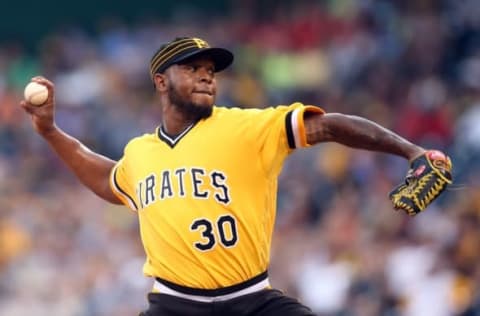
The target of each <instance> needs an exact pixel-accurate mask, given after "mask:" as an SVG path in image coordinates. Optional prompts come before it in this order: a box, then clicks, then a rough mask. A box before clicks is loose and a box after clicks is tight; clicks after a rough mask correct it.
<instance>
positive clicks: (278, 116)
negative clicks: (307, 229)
mask: <svg viewBox="0 0 480 316" xmlns="http://www.w3.org/2000/svg"><path fill="white" fill-rule="evenodd" d="M232 61H233V54H232V53H231V52H230V51H228V50H226V49H224V48H217V47H210V46H209V44H208V43H207V42H205V41H204V40H202V39H199V38H193V37H182V38H176V39H174V40H172V41H171V42H169V43H166V44H164V45H162V46H161V47H160V49H159V50H158V51H157V52H156V53H155V54H154V55H153V57H152V59H151V61H150V77H151V80H152V82H153V85H154V87H155V90H156V93H157V94H158V95H159V100H160V101H159V102H160V105H159V106H161V108H162V117H161V122H159V126H158V127H157V128H156V130H154V131H152V132H151V133H147V134H144V135H142V136H139V137H137V138H134V139H132V140H131V141H130V142H129V143H128V144H127V145H126V147H125V149H124V155H123V157H122V158H121V159H120V160H119V161H112V160H111V159H109V158H106V157H104V156H101V155H99V154H97V153H95V152H92V151H90V150H89V149H88V148H86V147H85V146H84V145H82V144H81V143H80V142H79V141H78V140H76V139H75V138H73V137H72V136H69V135H67V134H66V133H65V132H63V131H62V130H61V129H60V128H59V127H57V125H56V124H55V120H54V107H55V88H54V84H53V83H52V82H50V81H49V80H47V79H45V78H43V77H35V78H33V79H32V81H35V82H38V83H40V84H43V85H45V86H47V88H48V90H49V98H48V100H47V102H46V104H44V105H42V106H39V107H38V106H34V105H32V104H29V103H27V102H26V101H25V100H24V101H22V102H21V105H22V107H23V108H24V109H25V110H26V111H27V112H28V113H30V114H31V117H32V121H33V126H34V128H35V130H36V131H37V132H38V133H39V134H40V135H41V136H43V137H44V138H45V140H46V141H47V142H48V143H49V144H50V146H51V147H52V148H53V150H54V151H55V152H56V153H57V154H58V155H59V157H60V158H61V159H62V160H63V161H64V162H65V163H66V164H67V165H68V166H69V167H70V168H71V170H72V171H73V172H74V173H75V174H76V176H77V177H78V178H79V180H80V181H81V182H82V183H83V184H84V185H86V186H87V187H88V188H89V189H91V190H92V191H93V192H94V193H96V194H97V195H98V196H100V197H102V198H103V199H105V200H106V201H109V202H112V203H116V204H125V205H126V206H127V207H128V208H130V209H131V210H132V211H134V212H135V213H136V214H137V215H138V217H139V223H140V233H141V239H142V242H143V246H144V249H145V254H146V261H145V265H144V268H143V272H144V274H145V275H146V276H148V277H151V278H152V282H153V286H152V291H151V293H149V295H148V301H149V308H148V310H146V311H144V312H143V313H142V314H141V315H148V316H160V315H162V316H163V315H166V316H173V315H184V316H206V315H230V316H237V315H238V316H240V315H242V316H243V315H245V316H246V315H249V316H254V315H264V316H273V315H275V316H277V315H282V316H301V315H313V313H312V311H311V310H310V309H309V308H308V307H306V306H304V305H302V304H301V303H300V302H298V301H297V300H295V299H294V298H291V297H288V296H286V295H284V294H283V293H282V292H280V291H279V290H276V289H273V288H272V287H271V286H270V282H269V278H268V266H269V260H270V246H271V238H272V232H273V229H274V222H275V210H276V194H277V178H278V176H279V173H280V171H281V168H282V165H283V163H284V161H285V159H286V158H287V157H288V156H289V154H291V153H292V152H293V151H294V150H295V149H297V148H301V147H308V146H311V145H314V144H317V143H322V142H330V141H333V142H338V143H340V144H344V145H346V146H350V147H354V148H362V149H367V150H374V151H378V152H384V153H389V154H394V155H398V156H401V157H404V158H405V159H407V160H409V161H411V162H412V161H419V160H418V158H417V157H423V158H422V159H426V158H425V157H427V154H429V153H431V151H426V150H425V149H423V148H421V147H419V146H416V145H414V144H412V143H410V142H408V141H407V140H405V139H403V138H402V137H400V136H398V135H396V134H395V133H393V132H391V131H389V130H387V129H385V128H383V127H381V126H379V125H377V124H376V123H373V122H371V121H369V120H367V119H365V118H361V117H356V116H348V115H343V114H338V113H325V112H324V111H323V110H322V109H321V108H319V107H316V106H306V105H303V104H301V103H294V104H291V105H288V106H277V107H271V108H266V109H240V108H226V107H218V106H216V105H215V96H216V93H217V90H216V89H217V85H216V78H215V73H216V72H219V71H222V70H224V69H225V68H227V67H228V66H229V65H230V64H231V63H232ZM435 153H437V154H438V155H439V156H438V157H437V158H438V159H436V160H442V159H443V160H442V161H444V162H447V158H446V156H442V154H441V153H439V152H435ZM427 158H429V156H428V157H427ZM430 158H431V157H430ZM434 158H435V157H434ZM434 160H435V159H434ZM422 161H423V160H422ZM426 161H427V162H428V161H430V160H428V159H427V160H426ZM424 169H425V168H423V170H422V172H424ZM428 170H430V171H431V170H432V168H429V169H428ZM416 176H417V177H420V176H422V173H418V172H417V174H416ZM437 178H439V177H437ZM409 179H412V174H410V178H409ZM447 180H448V179H447ZM319 181H321V180H319ZM447 182H448V181H447ZM445 185H446V184H445ZM445 185H444V186H445ZM406 187H407V185H405V184H404V185H402V186H401V187H399V188H397V190H396V191H395V192H393V193H392V195H391V198H392V200H394V206H395V207H396V208H402V209H405V210H407V211H409V207H410V208H414V207H416V206H417V204H415V199H414V198H413V197H412V196H408V194H407V193H408V192H407V190H406V189H407V188H406ZM423 187H425V185H424V186H423ZM423 187H422V188H423ZM436 188H437V191H436V192H437V193H436V195H438V194H440V192H441V188H440V187H438V185H437V187H436ZM410 191H412V190H410ZM410 191H409V192H410ZM402 192H403V193H402ZM427 195H428V194H427ZM430 195H432V194H430ZM430 195H428V198H424V199H423V201H424V202H425V203H424V204H422V205H421V206H423V207H422V208H421V209H420V210H422V209H423V208H424V207H426V205H428V203H430V202H431V200H433V198H434V197H430ZM395 201H396V202H395ZM420 210H419V211H420ZM414 213H415V212H414Z"/></svg>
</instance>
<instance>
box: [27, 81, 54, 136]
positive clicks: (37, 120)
mask: <svg viewBox="0 0 480 316" xmlns="http://www.w3.org/2000/svg"><path fill="white" fill-rule="evenodd" d="M31 81H35V82H37V83H39V84H42V85H44V86H46V87H47V89H48V98H47V101H45V103H43V104H42V105H33V104H31V103H29V102H28V101H26V100H22V101H20V106H21V107H22V108H23V109H24V110H25V111H26V112H27V113H29V114H30V115H31V117H32V124H33V127H34V129H35V130H36V131H37V133H39V134H41V135H46V134H48V133H50V132H51V131H53V130H55V128H56V126H55V85H54V84H53V83H52V82H51V81H49V80H48V79H46V78H44V77H41V76H37V77H33V78H32V80H31Z"/></svg>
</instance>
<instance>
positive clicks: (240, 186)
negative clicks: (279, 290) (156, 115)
mask: <svg viewBox="0 0 480 316" xmlns="http://www.w3.org/2000/svg"><path fill="white" fill-rule="evenodd" d="M306 111H309V112H317V113H322V112H323V111H322V110H321V109H320V108H318V107H312V106H304V105H302V104H300V103H295V104H292V105H290V106H278V107H275V108H267V109H262V110H260V109H238V108H231V109H228V108H222V107H214V109H213V113H212V116H210V117H209V118H207V119H204V120H200V121H199V122H197V123H196V124H193V125H192V126H190V127H188V128H187V129H186V130H185V131H184V132H183V133H181V134H180V135H178V136H176V137H170V136H169V135H167V134H166V133H165V132H164V130H163V129H162V127H159V128H158V129H157V130H156V132H155V133H154V134H145V135H143V136H141V137H138V138H135V139H133V140H132V141H130V142H129V143H128V145H127V146H126V147H125V151H124V156H123V157H122V159H120V161H119V162H118V163H117V164H116V165H115V167H114V168H113V170H112V174H111V181H110V182H111V187H112V189H113V191H114V192H115V194H116V195H117V196H118V197H119V198H120V199H121V200H122V201H123V202H124V203H125V204H126V205H128V206H129V207H130V208H131V209H133V210H135V211H137V212H138V216H139V222H140V232H141V237H142V242H143V246H144V248H145V252H146V255H147V260H146V262H145V265H144V273H145V274H146V275H148V276H154V277H159V278H161V279H164V280H167V281H170V282H172V283H175V284H178V285H181V286H186V287H191V288H198V289H216V288H222V287H227V286H231V285H234V284H238V283H241V282H244V281H245V280H248V279H251V278H252V277H255V276H256V275H259V274H261V273H262V272H264V271H266V270H267V268H268V264H269V257H270V244H271V236H272V231H273V225H274V221H275V210H276V194H277V177H278V175H279V173H280V171H281V168H282V164H283V161H284V160H285V158H286V157H287V156H288V154H289V153H291V152H292V150H293V149H295V148H298V147H305V146H307V143H306V136H305V128H304V122H303V117H304V112H306Z"/></svg>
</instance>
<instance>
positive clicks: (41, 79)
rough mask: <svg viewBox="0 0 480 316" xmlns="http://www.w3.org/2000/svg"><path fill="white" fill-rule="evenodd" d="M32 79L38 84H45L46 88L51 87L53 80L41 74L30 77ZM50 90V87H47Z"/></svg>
mask: <svg viewBox="0 0 480 316" xmlns="http://www.w3.org/2000/svg"><path fill="white" fill-rule="evenodd" d="M32 81H35V82H37V83H39V84H43V85H45V86H46V87H47V88H53V86H54V85H53V82H51V81H50V80H48V79H47V78H45V77H42V76H36V77H33V78H32ZM49 90H50V89H49Z"/></svg>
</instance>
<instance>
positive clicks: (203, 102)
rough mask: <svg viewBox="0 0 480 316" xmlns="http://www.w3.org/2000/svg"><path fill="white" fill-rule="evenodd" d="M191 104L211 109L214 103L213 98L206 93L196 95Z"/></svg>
mask: <svg viewBox="0 0 480 316" xmlns="http://www.w3.org/2000/svg"><path fill="white" fill-rule="evenodd" d="M192 101H193V102H192V103H193V104H195V105H197V106H201V107H212V106H213V103H214V102H215V96H214V95H212V94H206V93H196V94H194V96H193V98H192Z"/></svg>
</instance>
